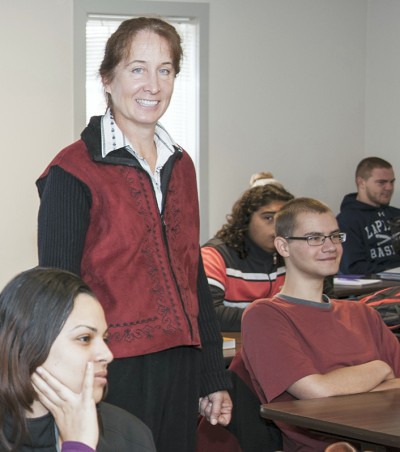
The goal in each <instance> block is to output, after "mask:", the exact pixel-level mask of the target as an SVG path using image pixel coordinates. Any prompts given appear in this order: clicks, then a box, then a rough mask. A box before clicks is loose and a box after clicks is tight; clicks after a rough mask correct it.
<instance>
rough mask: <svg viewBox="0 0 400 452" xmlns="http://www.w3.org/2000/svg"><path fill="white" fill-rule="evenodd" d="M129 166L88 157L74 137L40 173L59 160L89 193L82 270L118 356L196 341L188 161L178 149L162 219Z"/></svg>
mask: <svg viewBox="0 0 400 452" xmlns="http://www.w3.org/2000/svg"><path fill="white" fill-rule="evenodd" d="M107 160H108V161H110V159H107ZM131 164H132V166H129V165H123V164H105V163H98V162H94V161H93V160H92V159H91V158H90V155H89V153H88V150H87V148H86V145H85V144H84V142H83V141H82V140H79V141H77V142H76V143H74V144H72V145H71V146H69V147H67V148H65V149H64V150H63V151H61V152H60V153H59V154H58V155H57V156H56V157H55V159H54V160H53V161H52V162H51V163H50V165H49V167H48V168H47V169H46V171H45V172H44V173H43V174H42V176H41V177H44V176H46V174H47V172H48V170H49V168H50V167H51V166H53V165H58V166H60V167H61V168H63V169H64V170H66V171H67V172H69V173H70V174H72V175H73V176H75V177H77V178H78V179H79V180H81V181H82V182H84V183H85V184H86V185H87V186H88V187H89V189H90V191H91V196H92V206H91V210H90V225H89V229H88V231H87V235H86V241H85V245H84V249H83V255H82V256H83V257H82V263H81V275H82V278H83V279H84V281H85V282H86V283H87V284H88V285H89V286H90V287H91V289H92V290H93V291H94V293H95V294H96V296H97V297H98V299H99V301H100V302H101V304H102V305H103V308H104V310H105V313H106V318H107V322H108V325H109V335H110V341H109V346H110V348H111V350H112V352H113V353H114V356H115V357H116V358H121V357H128V356H138V355H144V354H148V353H153V352H157V351H161V350H164V349H167V348H172V347H176V346H184V345H188V346H199V345H200V337H199V331H198V323H197V316H198V300H197V270H198V260H199V212H198V198H197V187H196V176H195V171H194V167H193V163H192V161H191V159H190V157H189V156H188V155H187V153H186V152H184V151H183V153H182V155H181V157H180V158H177V159H176V160H175V162H174V164H173V169H172V172H171V175H170V178H169V182H168V185H167V187H166V189H164V190H163V197H164V209H163V215H162V216H161V215H160V212H159V209H158V206H157V201H156V198H155V194H154V191H153V187H152V182H151V180H150V177H149V175H148V174H147V173H146V172H145V171H144V170H142V169H141V167H140V165H139V164H138V162H137V161H136V159H135V158H134V157H132V159H131Z"/></svg>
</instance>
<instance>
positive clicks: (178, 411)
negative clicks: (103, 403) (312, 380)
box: [37, 17, 232, 452]
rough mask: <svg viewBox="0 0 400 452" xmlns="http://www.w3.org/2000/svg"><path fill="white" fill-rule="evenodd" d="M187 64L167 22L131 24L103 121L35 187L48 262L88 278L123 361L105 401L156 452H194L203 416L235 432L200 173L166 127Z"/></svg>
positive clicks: (109, 73)
mask: <svg viewBox="0 0 400 452" xmlns="http://www.w3.org/2000/svg"><path fill="white" fill-rule="evenodd" d="M181 57H182V48H181V41H180V37H179V35H178V33H177V32H176V30H175V28H174V27H172V26H171V25H170V24H168V23H166V22H165V21H163V20H160V19H158V18H145V17H140V18H135V19H129V20H126V21H124V22H123V23H122V24H121V25H120V27H119V28H118V29H117V31H116V32H115V33H114V34H113V35H112V36H111V37H110V38H109V40H108V42H107V46H106V50H105V55H104V59H103V62H102V64H101V67H100V76H101V79H102V82H103V86H104V90H105V93H106V97H107V104H108V109H107V111H106V113H105V115H104V116H98V117H93V118H91V120H90V123H89V125H88V126H87V127H86V129H85V130H84V131H83V132H82V134H81V139H80V140H78V141H77V142H76V143H73V144H72V145H70V146H68V147H67V148H65V149H64V150H62V151H61V152H60V153H59V154H58V155H57V156H56V157H55V158H54V159H53V161H52V162H51V163H50V165H49V166H48V167H47V168H46V170H45V171H44V172H43V174H42V175H41V176H40V178H39V180H38V181H37V186H38V189H39V195H40V197H41V204H40V210H39V233H38V240H39V262H40V265H42V266H51V267H60V268H63V269H67V270H70V271H72V272H75V273H77V274H79V275H81V276H82V278H83V279H84V280H85V282H86V283H87V284H88V285H89V286H90V287H91V288H92V289H93V291H94V292H95V294H96V296H97V297H98V299H99V300H100V302H101V303H102V305H103V307H104V310H105V313H106V318H107V322H108V327H109V346H110V348H111V350H112V352H113V354H114V358H115V359H114V362H113V363H112V364H111V365H110V372H109V382H110V389H109V396H108V399H107V400H108V401H110V402H111V403H114V404H116V405H118V406H121V407H122V408H125V409H127V410H128V411H130V412H131V413H134V414H136V415H137V416H138V417H139V418H141V419H142V420H143V421H144V422H145V423H146V424H147V425H148V426H149V427H150V429H151V430H152V432H153V435H154V438H155V442H156V446H157V450H158V452H162V451H171V450H174V451H176V452H179V451H182V452H189V451H192V450H194V448H195V436H196V435H195V432H196V420H197V412H198V410H199V411H200V413H201V414H203V415H205V416H206V417H207V419H208V420H210V422H211V423H212V424H216V423H221V424H223V425H226V424H228V423H229V421H230V415H231V409H232V404H231V400H230V398H229V395H228V393H227V391H226V390H225V389H227V388H228V387H229V384H230V383H229V380H228V378H227V375H226V371H225V368H224V364H223V359H222V345H221V337H220V334H219V331H218V323H217V319H216V316H215V312H214V309H213V305H212V300H211V297H210V292H209V289H208V284H207V279H206V277H205V274H204V269H203V264H202V261H201V255H200V251H199V213H198V198H197V187H196V176H195V171H194V166H193V163H192V161H191V159H190V157H189V156H188V154H187V153H186V152H185V151H184V150H183V149H182V148H180V147H179V146H178V145H177V144H176V143H175V142H174V141H173V139H172V138H171V137H170V135H169V134H168V133H167V132H166V130H165V129H164V128H163V127H162V126H161V124H160V123H159V122H158V121H159V119H160V118H161V116H162V115H163V114H164V113H165V111H166V109H167V108H168V105H169V102H170V99H171V96H172V92H173V87H174V80H175V77H176V75H177V74H178V73H179V70H180V61H181Z"/></svg>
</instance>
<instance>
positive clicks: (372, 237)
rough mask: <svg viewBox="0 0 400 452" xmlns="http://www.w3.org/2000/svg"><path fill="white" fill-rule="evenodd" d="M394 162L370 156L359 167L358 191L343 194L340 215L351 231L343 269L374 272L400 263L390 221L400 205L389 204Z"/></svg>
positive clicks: (398, 213)
mask: <svg viewBox="0 0 400 452" xmlns="http://www.w3.org/2000/svg"><path fill="white" fill-rule="evenodd" d="M394 182H395V176H394V171H393V168H392V165H391V164H390V163H389V162H387V161H386V160H383V159H381V158H379V157H367V158H365V159H363V160H361V162H360V163H359V164H358V166H357V169H356V185H357V193H349V194H348V195H346V196H345V197H344V198H343V201H342V204H341V206H340V213H339V215H338V216H337V220H338V223H339V227H340V230H341V231H343V232H345V233H346V234H347V240H346V242H345V243H344V244H343V257H342V261H341V263H340V272H341V273H345V274H360V275H370V274H374V273H378V272H380V271H384V270H387V269H389V268H394V267H398V266H400V255H399V254H397V253H396V251H395V249H394V248H393V241H392V234H393V232H394V231H392V230H391V226H390V223H391V222H392V221H393V219H395V218H396V217H400V209H398V208H396V207H392V206H389V204H390V200H391V198H392V195H393V191H394Z"/></svg>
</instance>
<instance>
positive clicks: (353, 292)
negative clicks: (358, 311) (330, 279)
mask: <svg viewBox="0 0 400 452" xmlns="http://www.w3.org/2000/svg"><path fill="white" fill-rule="evenodd" d="M399 285H400V281H392V280H387V279H382V280H381V281H380V282H379V283H376V284H371V285H365V286H351V285H347V284H346V285H340V284H335V285H334V286H333V291H334V293H335V295H336V297H337V298H350V297H358V296H359V295H366V294H368V293H373V292H377V291H378V290H381V289H385V288H386V287H393V286H399Z"/></svg>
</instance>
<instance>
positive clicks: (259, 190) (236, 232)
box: [216, 184, 294, 259]
mask: <svg viewBox="0 0 400 452" xmlns="http://www.w3.org/2000/svg"><path fill="white" fill-rule="evenodd" d="M293 198H294V197H293V195H292V194H291V193H289V192H288V191H286V190H285V189H284V188H283V187H281V186H280V185H274V184H268V185H263V186H258V187H254V188H250V189H249V190H246V191H245V192H244V193H243V195H242V196H241V197H240V198H239V199H238V200H237V201H236V202H235V204H234V205H233V207H232V212H231V213H230V214H229V215H227V217H226V218H227V223H225V224H224V225H223V226H222V228H221V229H220V230H219V231H218V232H217V233H216V237H218V238H219V239H221V240H223V241H224V242H225V243H226V244H227V245H228V246H230V247H232V248H233V249H235V250H236V251H237V252H238V254H239V256H240V257H241V258H242V259H244V258H245V257H246V256H247V250H246V242H245V237H246V235H247V232H248V230H249V223H250V220H251V217H252V215H253V213H254V212H256V211H257V210H258V209H260V208H261V207H263V206H266V205H268V204H270V203H272V202H274V201H282V202H287V201H290V200H291V199H293Z"/></svg>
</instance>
